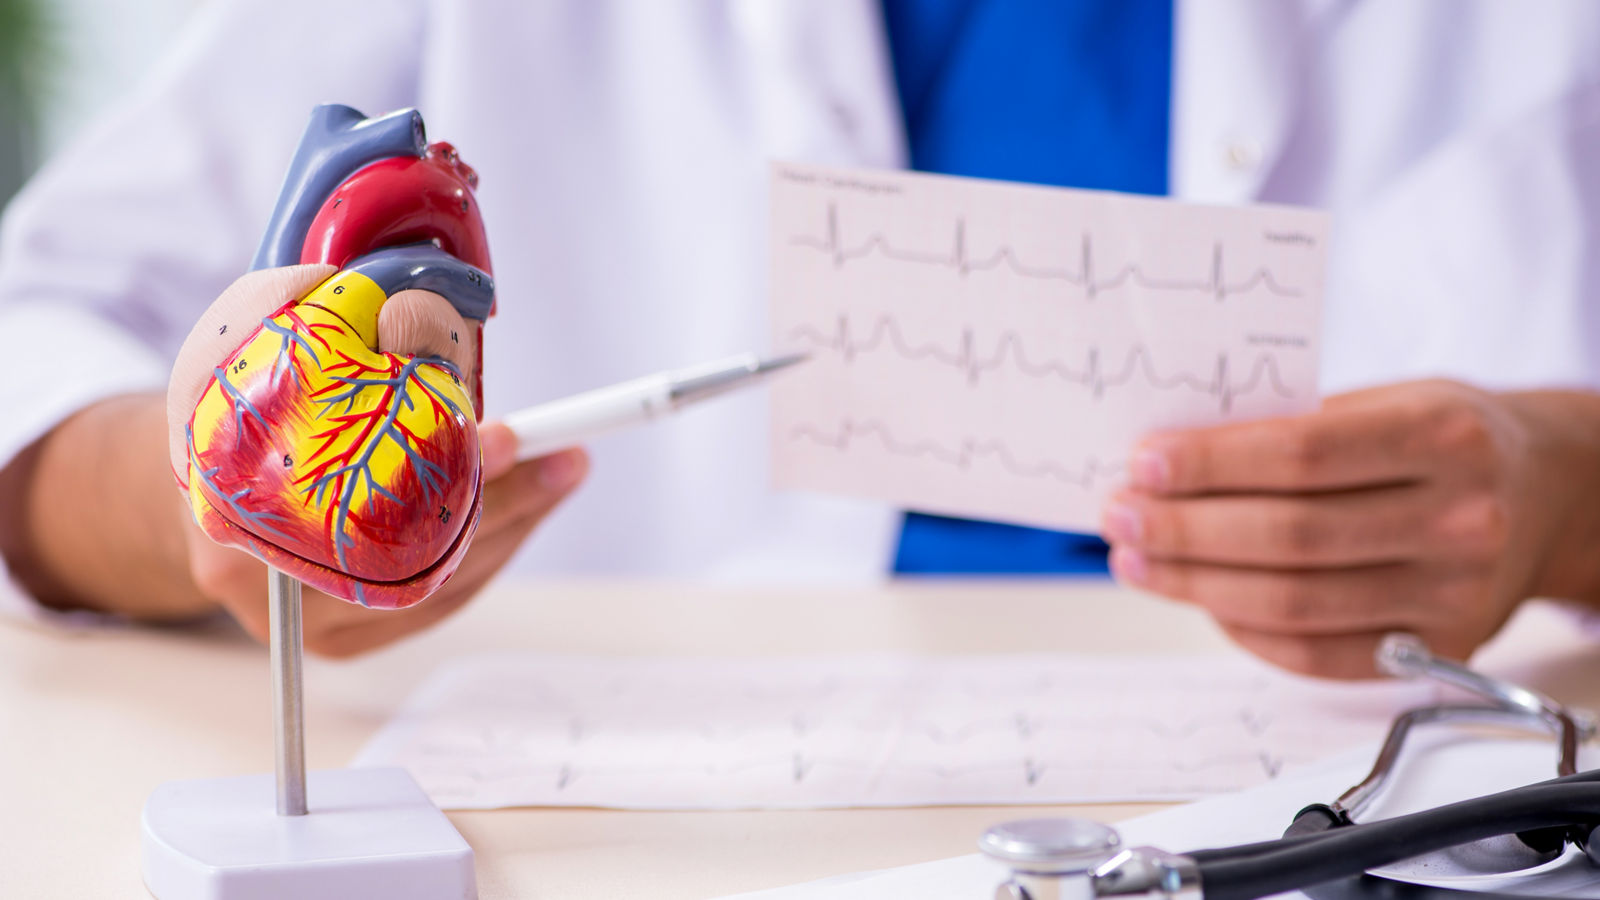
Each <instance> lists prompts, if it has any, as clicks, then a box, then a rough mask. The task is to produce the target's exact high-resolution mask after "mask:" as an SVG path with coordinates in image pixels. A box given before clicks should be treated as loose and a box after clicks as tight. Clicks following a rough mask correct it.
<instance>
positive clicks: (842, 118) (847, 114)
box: [828, 100, 861, 136]
mask: <svg viewBox="0 0 1600 900" xmlns="http://www.w3.org/2000/svg"><path fill="white" fill-rule="evenodd" d="M828 112H829V113H830V114H832V116H833V124H834V127H836V128H838V129H839V131H840V133H841V134H845V135H850V136H853V135H855V133H856V131H857V130H858V129H859V128H860V126H861V123H860V121H859V119H858V118H857V116H856V111H855V110H854V109H851V108H850V106H849V104H846V103H842V102H840V101H837V100H835V101H834V102H832V103H830V104H828Z"/></svg>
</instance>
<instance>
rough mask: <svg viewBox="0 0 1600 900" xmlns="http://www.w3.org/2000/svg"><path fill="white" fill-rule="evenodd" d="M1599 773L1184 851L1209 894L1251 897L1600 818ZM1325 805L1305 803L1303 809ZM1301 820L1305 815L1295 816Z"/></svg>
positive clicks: (1222, 898)
mask: <svg viewBox="0 0 1600 900" xmlns="http://www.w3.org/2000/svg"><path fill="white" fill-rule="evenodd" d="M1597 777H1600V773H1592V772H1586V773H1582V774H1580V775H1572V776H1567V777H1566V778H1558V779H1554V780H1552V781H1546V782H1541V783H1538V784H1533V785H1528V786H1526V787H1520V788H1513V789H1511V790H1508V791H1502V792H1501V793H1498V794H1490V795H1488V796H1485V797H1477V798H1474V799H1471V800H1463V801H1460V802H1457V803H1451V804H1449V805H1446V806H1440V807H1436V808H1434V809H1429V810H1424V811H1422V812H1416V813H1410V814H1408V815H1404V816H1397V817H1395V818H1392V819H1384V820H1381V821H1377V822H1370V823H1366V824H1358V825H1356V824H1353V825H1342V826H1335V825H1334V824H1333V822H1332V821H1331V820H1326V821H1325V827H1326V830H1322V831H1319V832H1317V833H1313V834H1300V835H1295V834H1293V828H1291V834H1290V836H1288V837H1286V838H1285V839H1283V840H1281V841H1269V842H1264V843H1258V844H1248V845H1244V846H1240V847H1228V848H1221V849H1216V850H1201V851H1197V852H1194V853H1190V854H1185V855H1187V856H1189V857H1190V858H1192V859H1194V860H1195V862H1196V863H1197V864H1198V866H1199V869H1200V883H1201V885H1203V889H1204V892H1205V897H1206V900H1253V898H1256V897H1265V896H1268V895H1271V894H1277V893H1281V892H1283V891H1290V890H1297V889H1303V888H1305V887H1307V886H1310V885H1318V884H1322V883H1324V882H1330V881H1337V880H1340V879H1348V878H1350V877H1351V876H1354V875H1359V874H1361V873H1363V872H1365V871H1366V870H1367V869H1372V868H1376V867H1378V866H1383V865H1388V864H1390V863H1393V862H1396V861H1399V860H1402V859H1409V858H1411V857H1415V856H1421V855H1422V854H1425V853H1432V852H1434V851H1436V850H1442V849H1445V848H1447V847H1453V846H1456V845H1458V844H1465V843H1469V842H1471V841H1476V840H1481V839H1483V838H1488V837H1494V836H1497V835H1504V834H1515V833H1521V832H1528V831H1535V830H1540V829H1547V828H1570V827H1572V826H1583V827H1585V829H1587V828H1592V827H1594V826H1596V825H1600V783H1597V782H1596V778H1597ZM1318 809H1321V810H1322V811H1323V812H1322V813H1320V814H1321V815H1327V816H1332V815H1333V814H1332V813H1331V811H1328V810H1327V808H1326V807H1308V808H1307V810H1305V811H1304V812H1302V816H1304V815H1306V814H1308V813H1312V811H1313V810H1318ZM1296 821H1297V822H1300V821H1301V817H1297V818H1296Z"/></svg>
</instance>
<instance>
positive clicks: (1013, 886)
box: [978, 634, 1600, 900]
mask: <svg viewBox="0 0 1600 900" xmlns="http://www.w3.org/2000/svg"><path fill="white" fill-rule="evenodd" d="M1378 666H1379V668H1380V669H1381V670H1383V671H1384V672H1387V673H1389V674H1392V675H1400V676H1406V677H1417V676H1423V677H1428V678H1432V679H1434V680H1437V681H1440V682H1443V683H1445V684H1449V685H1453V686H1455V687H1458V688H1462V689H1464V690H1467V691H1469V692H1471V693H1473V694H1476V695H1478V696H1480V697H1482V698H1483V699H1484V700H1485V701H1486V702H1484V703H1481V704H1440V705H1436V706H1425V707H1420V708H1418V709H1413V710H1411V711H1410V712H1407V713H1404V714H1402V715H1400V716H1399V717H1398V718H1396V719H1395V721H1394V724H1393V725H1392V726H1391V727H1390V729H1389V734H1388V737H1387V738H1385V740H1384V742H1383V746H1382V748H1381V749H1380V750H1379V751H1378V758H1377V761H1376V762H1375V763H1374V764H1373V767H1372V771H1371V772H1369V773H1368V774H1367V777H1366V778H1364V779H1362V781H1361V783H1360V784H1357V785H1355V786H1354V787H1352V788H1350V789H1349V790H1348V791H1345V792H1344V794H1343V795H1341V796H1340V797H1339V799H1337V800H1335V801H1334V802H1333V803H1331V804H1322V803H1317V804H1313V805H1311V806H1308V807H1306V808H1305V809H1303V810H1301V811H1300V813H1299V814H1297V815H1296V816H1295V818H1294V821H1293V822H1291V823H1290V825H1289V828H1288V829H1287V830H1286V831H1285V832H1284V835H1283V837H1282V838H1280V839H1278V840H1275V841H1262V842H1260V843H1255V844H1242V845H1240V846H1237V847H1222V848H1218V849H1212V850H1196V851H1192V852H1189V853H1168V852H1166V851H1164V850H1159V849H1156V848H1154V847H1136V848H1124V847H1123V846H1122V839H1121V837H1120V836H1118V834H1117V832H1116V831H1115V830H1114V829H1111V828H1109V827H1107V826H1105V825H1101V824H1099V823H1097V822H1091V821H1087V820H1083V819H1026V820H1023V821H1018V822H1008V823H1006V824H1004V825H998V826H996V827H994V828H991V829H989V831H987V832H986V833H985V834H984V835H983V838H982V840H980V841H979V842H978V846H979V848H980V849H981V850H982V851H983V852H984V853H985V854H987V855H988V856H989V857H990V858H992V859H995V860H998V861H999V862H1001V863H1004V864H1005V865H1007V866H1009V867H1010V868H1011V877H1010V878H1009V879H1008V880H1006V881H1005V882H1004V883H1003V884H1001V885H1000V887H999V888H998V889H997V890H996V892H995V898H996V900H1090V898H1095V897H1128V896H1142V897H1151V898H1170V900H1195V898H1204V900H1251V898H1256V897H1265V896H1268V895H1270V894H1277V893H1281V892H1284V891H1293V890H1299V891H1302V892H1304V893H1305V894H1307V895H1308V896H1310V897H1311V898H1312V900H1402V898H1403V900H1469V898H1470V900H1534V898H1533V897H1532V895H1528V894H1505V893H1490V892H1483V891H1476V890H1474V891H1467V890H1460V889H1457V888H1446V887H1435V886H1428V885H1418V884H1413V883H1410V882H1406V881H1400V880H1396V879H1393V878H1389V877H1385V876H1380V875H1373V874H1368V870H1370V869H1375V868H1378V867H1381V866H1387V865H1391V864H1393V863H1396V862H1400V861H1403V860H1407V859H1411V858H1414V857H1418V856H1422V855H1424V854H1428V853H1433V852H1435V851H1438V850H1443V849H1446V848H1450V847H1457V846H1459V845H1462V844H1468V843H1471V842H1474V841H1481V840H1484V839H1488V838H1495V837H1499V836H1507V835H1509V836H1512V839H1513V840H1515V841H1517V842H1518V846H1519V848H1520V849H1521V850H1524V851H1526V852H1527V853H1530V854H1532V855H1534V856H1535V857H1536V858H1537V859H1539V860H1543V861H1548V860H1552V859H1554V858H1556V857H1557V856H1559V855H1560V854H1561V853H1562V852H1563V851H1564V850H1565V849H1566V847H1567V846H1568V845H1571V846H1574V847H1576V848H1578V849H1580V850H1582V851H1583V853H1584V854H1585V855H1586V856H1587V857H1588V860H1589V862H1590V863H1591V864H1592V865H1595V866H1600V769H1597V770H1593V771H1589V772H1583V773H1579V772H1578V771H1577V755H1578V744H1579V743H1580V742H1581V741H1585V740H1588V739H1589V738H1590V737H1592V736H1593V735H1594V732H1595V722H1594V720H1593V718H1592V717H1590V716H1589V715H1588V714H1587V713H1582V712H1579V711H1575V710H1568V709H1567V708H1565V707H1563V706H1561V705H1560V704H1558V703H1556V702H1555V701H1553V700H1551V699H1550V698H1548V697H1545V696H1543V695H1542V694H1539V693H1537V692H1535V691H1531V690H1528V689H1527V688H1524V687H1520V686H1518V685H1515V684H1511V683H1508V682H1505V681H1501V680H1499V679H1495V678H1490V677H1488V676H1486V675H1483V674H1482V673H1479V672H1475V671H1473V670H1471V669H1469V668H1466V667H1465V666H1461V665H1458V664H1456V663H1453V662H1450V661H1448V660H1443V659H1439V658H1437V657H1435V656H1433V655H1432V654H1431V653H1429V652H1428V649H1427V648H1426V647H1425V646H1424V645H1423V644H1422V642H1421V641H1419V640H1418V639H1417V638H1415V637H1412V636H1411V635H1404V634H1395V635H1390V636H1389V637H1388V638H1386V639H1385V640H1384V641H1383V643H1382V645H1381V646H1380V648H1379V650H1378ZM1441 722H1452V723H1460V722H1465V723H1473V724H1492V725H1498V726H1512V727H1517V728H1524V729H1532V730H1536V731H1538V732H1541V733H1547V734H1551V735H1553V736H1554V737H1555V739H1556V743H1557V750H1558V758H1557V763H1556V775H1557V777H1556V778H1554V779H1551V780H1550V781H1544V782H1539V783H1538V784H1530V785H1527V786H1524V787H1519V788H1515V789H1512V790H1509V791H1503V792H1501V793H1498V794H1491V795H1489V796H1485V797H1478V798H1475V799H1472V800H1465V801H1462V802H1460V803H1452V804H1449V805H1447V806H1440V807H1436V808H1434V809H1429V810H1425V811H1423V812H1417V813H1412V814H1410V815H1404V816H1396V817H1394V818H1390V819H1383V820H1380V821H1375V822H1368V823H1358V822H1357V821H1356V817H1357V816H1359V815H1360V814H1361V813H1362V812H1364V811H1365V810H1367V809H1368V808H1369V807H1370V806H1371V805H1372V803H1373V801H1374V800H1375V798H1377V796H1378V795H1379V794H1380V793H1381V792H1382V791H1383V789H1384V787H1385V786H1386V785H1387V784H1388V783H1389V781H1390V778H1391V776H1392V774H1393V773H1394V770H1395V764H1396V762H1397V761H1398V759H1399V757H1400V751H1401V749H1402V747H1403V746H1404V745H1405V741H1406V736H1407V735H1408V734H1410V733H1411V731H1412V729H1414V728H1416V727H1417V726H1419V725H1429V724H1435V723H1441ZM1551 900H1555V898H1551Z"/></svg>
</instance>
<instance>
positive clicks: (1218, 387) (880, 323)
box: [787, 315, 1294, 413]
mask: <svg viewBox="0 0 1600 900" xmlns="http://www.w3.org/2000/svg"><path fill="white" fill-rule="evenodd" d="M787 337H788V339H789V340H790V341H791V342H801V341H803V342H806V343H809V344H811V345H812V346H814V347H819V348H822V349H826V350H831V351H833V352H835V353H837V354H839V355H840V356H841V357H842V358H843V359H844V361H845V362H846V363H851V362H854V361H855V359H856V357H858V356H860V355H861V354H863V353H873V352H877V351H880V350H885V351H892V352H894V353H895V354H897V355H899V356H900V357H902V358H904V359H908V360H913V361H919V362H936V363H942V364H944V365H946V366H950V367H951V368H955V369H959V370H961V372H962V373H963V374H965V375H966V378H967V383H968V384H969V385H973V386H976V385H977V383H978V378H979V377H980V376H982V375H983V374H984V373H986V372H993V371H996V370H998V369H1000V368H1002V367H1003V366H1004V365H1005V363H1006V361H1007V357H1009V358H1010V360H1011V363H1012V365H1013V366H1014V367H1015V369H1016V370H1017V371H1018V372H1019V373H1021V374H1023V375H1026V376H1029V377H1032V378H1059V379H1061V380H1062V381H1066V382H1069V383H1072V384H1077V385H1080V386H1082V387H1084V388H1087V389H1088V390H1089V391H1090V392H1091V393H1092V394H1093V396H1094V398H1095V399H1096V400H1099V399H1101V398H1102V397H1104V396H1105V392H1106V389H1107V388H1119V387H1124V386H1126V385H1128V384H1129V383H1131V382H1132V381H1133V380H1134V378H1135V377H1136V376H1142V377H1143V379H1144V382H1145V383H1146V384H1147V385H1149V386H1150V387H1151V388H1154V389H1156V390H1163V391H1175V390H1184V389H1187V390H1191V391H1196V392H1198V393H1202V394H1208V395H1210V396H1212V397H1215V398H1216V399H1217V403H1218V406H1219V407H1220V408H1221V410H1222V412H1223V413H1227V412H1230V411H1232V409H1233V400H1234V398H1235V397H1238V396H1240V395H1243V394H1249V393H1252V392H1254V391H1255V390H1257V389H1258V388H1260V387H1262V386H1263V385H1265V386H1266V387H1267V388H1268V389H1270V390H1271V391H1272V392H1273V393H1275V394H1277V395H1278V396H1280V397H1284V398H1290V397H1293V396H1294V391H1292V390H1290V389H1289V387H1288V386H1287V385H1285V384H1284V383H1283V373H1282V372H1281V371H1279V369H1278V359H1277V356H1276V355H1275V354H1271V353H1261V354H1259V355H1258V356H1257V357H1256V360H1255V363H1254V364H1253V365H1251V367H1250V369H1249V370H1248V372H1247V374H1246V376H1245V378H1244V379H1243V380H1242V381H1238V382H1235V381H1234V380H1233V377H1232V375H1233V363H1232V357H1230V356H1229V355H1228V354H1227V353H1218V354H1217V361H1216V365H1215V366H1214V367H1213V368H1212V371H1211V375H1210V377H1209V378H1207V377H1203V376H1200V375H1195V374H1193V373H1189V372H1177V373H1173V374H1170V375H1163V374H1161V372H1159V371H1158V370H1157V369H1156V364H1155V360H1154V358H1153V357H1152V356H1151V354H1150V350H1149V348H1148V347H1146V346H1145V345H1144V344H1134V345H1133V346H1132V347H1130V348H1128V351H1127V353H1125V354H1124V355H1123V359H1122V363H1121V364H1120V365H1116V366H1113V367H1111V368H1106V366H1105V365H1104V364H1103V360H1104V356H1103V355H1102V353H1101V350H1100V348H1099V347H1096V346H1091V347H1090V348H1089V349H1088V351H1087V352H1086V354H1085V358H1084V364H1083V367H1082V368H1081V369H1074V368H1073V367H1072V366H1070V365H1068V364H1066V363H1064V362H1060V361H1058V360H1049V361H1044V362H1035V361H1033V360H1031V359H1029V358H1028V355H1027V352H1026V351H1025V350H1024V349H1023V345H1022V335H1021V334H1019V333H1017V332H1016V331H1010V330H1008V331H1003V332H1001V333H1000V336H999V337H998V338H997V339H996V340H995V347H994V352H992V353H990V354H988V355H987V356H980V355H979V354H978V352H977V349H976V344H977V338H976V336H975V333H974V329H973V328H972V327H971V326H968V327H966V328H963V329H961V340H960V342H959V344H958V346H957V348H956V349H954V350H952V349H950V348H948V347H947V346H945V345H943V344H939V343H932V342H930V343H923V344H913V343H912V342H911V341H910V340H908V339H907V338H906V336H905V334H904V333H903V332H901V330H900V325H899V323H898V322H896V321H895V319H894V317H892V316H887V315H885V316H879V317H878V318H877V319H876V320H875V321H874V322H873V324H872V328H871V329H870V330H869V331H868V332H867V336H866V337H864V338H857V337H855V336H854V335H853V334H852V333H851V329H850V317H849V316H847V315H841V316H839V318H838V320H837V323H836V324H835V326H834V329H833V332H832V333H831V334H829V333H827V332H824V331H822V330H821V329H818V328H814V327H812V326H810V325H798V326H796V327H794V328H792V329H790V330H789V332H788V335H787Z"/></svg>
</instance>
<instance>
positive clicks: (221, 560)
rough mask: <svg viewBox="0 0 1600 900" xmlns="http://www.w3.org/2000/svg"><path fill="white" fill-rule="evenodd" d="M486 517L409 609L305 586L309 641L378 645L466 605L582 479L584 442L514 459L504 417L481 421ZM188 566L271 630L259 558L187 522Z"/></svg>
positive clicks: (339, 652) (258, 626)
mask: <svg viewBox="0 0 1600 900" xmlns="http://www.w3.org/2000/svg"><path fill="white" fill-rule="evenodd" d="M478 434H479V438H480V440H481V441H482V443H483V477H484V490H483V518H482V520H481V521H480V523H479V525H478V532H477V535H476V536H475V537H474V538H473V539H472V546H471V547H470V548H469V549H468V550H467V554H466V556H465V557H463V558H462V560H461V566H460V567H459V568H457V569H456V573H455V575H453V576H452V577H451V578H450V580H449V581H447V582H445V584H444V586H443V587H441V588H439V590H438V591H437V592H436V593H435V594H434V595H433V596H431V597H429V598H428V599H427V600H424V601H423V602H421V603H419V604H417V605H416V606H412V607H408V608H406V609H396V610H379V609H365V608H363V607H360V606H357V605H355V604H353V603H347V602H345V601H343V600H339V599H336V598H334V597H329V596H328V595H326V594H323V593H321V592H319V591H314V590H311V589H310V588H306V589H304V591H303V593H302V603H303V621H302V628H303V629H304V634H305V646H306V649H307V650H309V651H310V652H312V653H315V654H318V655H321V656H329V657H347V656H353V655H355V654H358V653H364V652H366V651H368V650H373V649H376V648H378V647H381V646H383V645H384V644H388V643H391V642H393V641H396V640H400V639H401V638H404V637H407V636H408V635H411V634H413V633H415V632H418V631H421V630H422V629H424V628H427V627H428V626H430V625H433V624H434V623H436V622H438V621H439V620H441V619H443V618H445V617H446V616H448V615H450V614H451V613H453V612H455V611H456V610H459V609H460V608H461V607H463V606H465V605H466V603H467V601H469V600H471V599H472V597H473V596H474V595H475V594H477V592H478V591H479V590H480V589H481V588H482V587H483V586H484V584H485V583H486V582H488V580H489V579H490V578H491V577H493V576H494V574H495V573H496V572H498V571H499V570H500V568H501V567H502V566H504V565H505V564H506V562H507V561H508V560H509V559H510V558H511V556H512V554H514V553H515V552H516V551H517V549H518V548H519V547H521V546H522V543H523V541H525V540H526V539H527V538H528V536H529V535H530V534H532V533H533V530H534V529H535V528H536V527H538V525H539V523H540V522H541V521H543V520H544V518H545V516H547V515H549V514H550V512H551V511H552V510H553V509H555V507H556V505H557V504H559V503H560V502H561V501H562V500H563V499H565V498H566V497H567V495H569V494H571V493H572V491H573V490H575V489H576V488H577V486H578V485H579V484H580V483H581V482H582V481H583V478H584V475H585V474H586V473H587V472H588V469H589V459H588V456H587V455H586V454H585V453H584V451H582V450H580V449H571V450H562V451H560V452H558V453H552V454H550V455H549V456H544V457H540V458H538V459H533V460H529V461H527V462H523V463H517V462H516V459H515V454H516V446H517V441H516V437H515V436H514V435H512V433H511V429H509V428H507V427H506V426H505V425H503V424H501V423H499V422H484V423H483V425H482V426H481V427H480V428H479V430H478ZM188 544H189V553H190V557H189V566H190V570H191V572H192V573H193V577H194V581H195V585H196V586H197V587H198V588H199V589H200V590H201V592H203V593H204V594H205V595H206V596H209V597H212V598H214V599H215V600H216V601H217V602H219V603H221V604H222V606H223V607H224V608H226V609H227V610H228V612H229V613H231V614H232V615H233V617H234V618H235V619H237V620H238V621H239V623H240V624H241V625H242V626H244V628H245V630H246V631H248V632H250V633H251V634H252V635H254V636H255V637H256V638H257V639H259V640H262V641H265V640H266V638H267V582H266V578H267V570H266V566H265V565H263V564H262V563H261V561H260V560H258V559H256V558H255V557H253V556H251V555H250V554H248V553H245V552H244V551H242V550H236V549H233V548H231V547H223V546H220V545H218V544H214V543H212V542H211V539H210V538H208V537H206V535H205V532H203V531H201V530H200V527H199V526H198V525H195V524H194V523H193V521H190V522H189V523H188Z"/></svg>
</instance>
